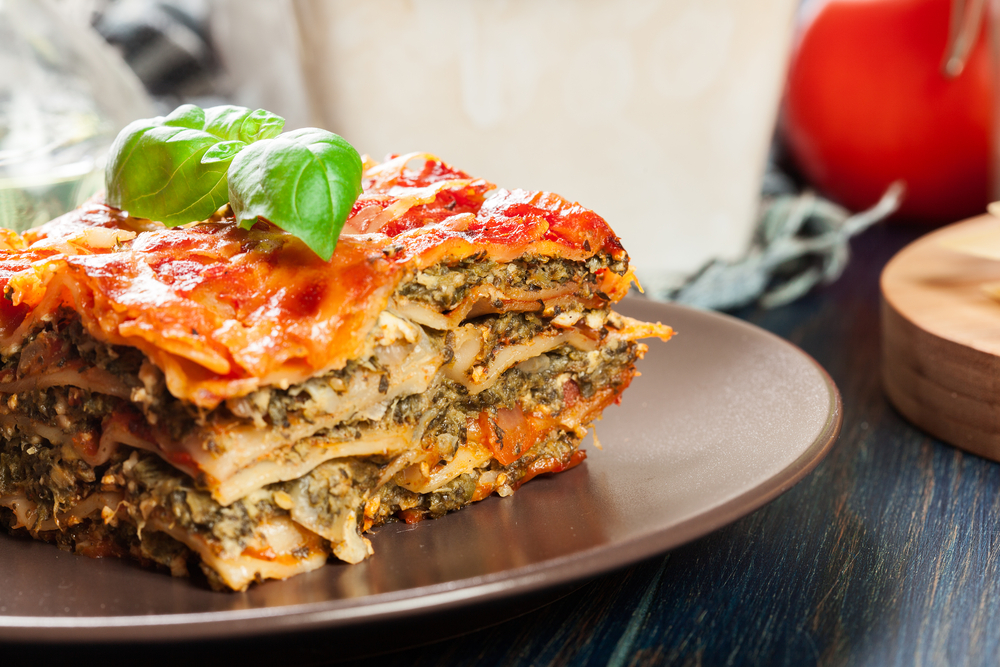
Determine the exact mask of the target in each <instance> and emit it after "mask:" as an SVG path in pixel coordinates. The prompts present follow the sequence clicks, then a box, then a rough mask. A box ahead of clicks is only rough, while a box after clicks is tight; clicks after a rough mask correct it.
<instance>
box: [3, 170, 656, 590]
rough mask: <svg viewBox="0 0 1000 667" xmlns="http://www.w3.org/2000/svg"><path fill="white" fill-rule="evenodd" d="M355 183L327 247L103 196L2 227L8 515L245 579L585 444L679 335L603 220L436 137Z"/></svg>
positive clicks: (326, 552) (505, 491) (299, 564)
mask: <svg viewBox="0 0 1000 667" xmlns="http://www.w3.org/2000/svg"><path fill="white" fill-rule="evenodd" d="M365 188H366V189H365V193H364V194H363V195H362V196H361V197H360V198H359V200H358V202H357V203H356V204H355V206H354V211H353V213H352V216H351V217H350V219H349V220H348V222H347V225H346V227H345V230H346V233H345V234H344V235H343V236H342V237H341V239H340V241H339V243H338V247H337V251H336V253H335V254H334V256H333V258H332V259H331V260H330V262H322V261H320V260H319V259H318V258H317V257H315V255H312V253H311V252H310V251H308V249H306V248H305V246H303V245H302V244H301V243H300V242H299V241H298V240H297V239H295V238H294V237H291V236H289V235H287V234H285V233H284V232H281V231H280V230H278V229H276V228H274V227H272V226H271V225H269V224H268V223H266V222H264V221H262V222H259V223H258V224H257V225H255V226H254V227H253V229H251V230H243V229H240V228H239V227H238V226H237V225H235V224H233V222H232V221H231V219H230V218H228V215H229V213H228V211H226V210H221V211H220V212H219V213H218V215H217V216H216V217H215V218H213V219H212V220H208V221H205V222H202V223H199V224H196V225H190V226H186V227H184V228H174V229H166V228H164V227H163V226H162V225H160V224H159V223H156V222H152V221H148V220H138V219H134V218H130V217H129V216H128V215H127V213H124V212H120V211H116V210H114V209H111V208H109V207H107V206H105V205H104V204H102V203H100V202H98V201H94V202H91V203H89V204H87V205H85V206H84V207H82V208H81V209H79V210H77V211H75V212H73V213H70V214H68V215H66V216H63V217H62V218H59V219H57V220H55V221H53V222H51V223H48V224H47V225H45V226H43V227H42V228H39V229H37V230H32V231H30V232H28V233H26V234H25V235H24V236H23V237H18V236H16V235H6V236H4V237H3V239H0V245H3V246H5V247H6V250H4V251H2V252H0V289H2V292H3V295H4V297H5V298H4V299H2V300H0V521H2V522H3V524H4V525H5V526H6V527H7V528H8V529H9V530H11V531H13V532H23V533H28V534H30V535H32V536H34V537H36V538H39V539H46V540H50V541H54V542H57V543H59V544H60V545H61V546H63V547H65V548H70V549H73V550H75V551H78V552H80V553H84V554H88V555H118V556H130V557H134V558H137V559H139V560H140V561H142V562H145V563H149V564H156V565H159V566H163V567H165V568H168V569H169V570H170V571H171V572H172V573H174V574H184V573H185V572H187V570H188V565H189V564H190V563H192V562H197V563H198V564H199V565H200V567H201V569H202V570H203V571H204V572H205V573H206V574H207V576H208V578H209V581H210V582H211V583H212V584H213V585H215V586H217V587H228V588H233V589H242V588H245V587H246V586H247V585H248V584H250V583H251V582H253V581H259V580H263V579H267V578H285V577H288V576H291V575H293V574H296V573H299V572H304V571H308V570H311V569H314V568H316V567H319V566H320V565H322V564H323V563H324V562H325V561H326V559H327V558H328V557H329V556H331V555H333V556H335V557H337V558H340V559H342V560H345V561H348V562H352V563H354V562H358V561H360V560H362V559H364V558H366V557H368V556H369V555H370V554H371V553H372V548H371V544H370V543H369V542H368V540H367V539H366V538H365V537H364V532H365V531H367V530H368V529H370V528H371V527H372V526H376V525H379V524H382V523H385V522H387V521H395V520H404V521H409V522H412V521H418V520H420V519H422V518H425V517H438V516H441V515H442V514H444V513H446V512H448V511H452V510H455V509H459V508H461V507H463V506H465V505H467V504H469V503H471V502H474V501H478V500H482V499H484V498H486V497H487V496H489V495H491V494H493V493H497V494H499V495H501V496H506V495H510V494H511V493H513V491H514V489H516V488H517V487H518V486H519V485H520V484H522V483H524V482H525V481H527V480H529V479H531V478H533V477H534V476H537V475H539V474H543V473H551V472H559V471H561V470H565V469H567V468H569V467H572V466H574V465H576V464H578V463H580V462H581V461H582V460H583V459H584V457H585V455H584V453H583V452H582V451H579V449H578V447H579V443H580V441H581V439H582V437H583V436H584V434H585V433H586V428H587V425H588V424H589V423H590V422H591V421H592V420H593V419H595V418H597V417H598V416H599V415H600V413H601V411H602V410H603V409H604V408H605V407H607V406H608V405H609V404H611V403H612V402H615V401H617V400H618V398H619V397H620V395H621V392H622V391H623V390H624V389H625V388H626V387H627V386H628V384H629V382H630V381H631V379H632V377H633V376H634V374H635V368H634V364H635V361H636V360H637V359H638V358H640V357H641V356H642V354H643V353H644V351H645V349H646V347H645V345H643V344H642V343H640V342H638V340H639V339H641V338H645V337H650V336H653V337H659V338H661V339H664V340H666V339H667V338H669V337H670V335H671V333H672V332H671V330H670V328H669V327H666V326H663V325H660V324H647V323H642V322H636V321H634V320H631V319H629V318H626V317H622V316H620V315H618V314H616V313H615V312H614V311H613V310H611V309H610V305H611V304H612V303H613V302H614V301H616V300H618V299H620V298H621V297H622V296H623V295H624V294H625V293H626V292H627V290H628V289H629V285H630V283H631V280H632V276H631V273H630V270H629V268H628V257H627V255H626V254H625V252H624V250H622V248H621V246H620V244H619V243H618V240H617V238H616V237H615V236H614V234H613V232H611V230H610V229H609V228H608V227H607V225H606V223H604V221H603V220H602V219H601V218H600V217H598V216H597V215H596V214H594V213H592V212H590V211H587V210H586V209H584V208H582V207H580V206H579V205H578V204H573V203H570V202H567V201H565V200H563V199H561V198H559V197H558V196H556V195H552V194H549V193H528V192H522V191H506V190H498V189H496V188H494V187H493V186H492V185H490V184H488V183H486V182H485V181H482V180H478V179H472V178H470V177H469V176H467V175H466V174H463V173H462V172H459V171H457V170H454V169H452V168H451V167H449V166H447V165H445V164H444V163H441V162H440V161H438V160H437V159H435V158H433V157H431V156H427V155H411V156H402V157H400V158H396V159H393V160H390V161H389V162H387V163H385V164H382V165H371V164H369V165H368V169H367V172H366V178H365Z"/></svg>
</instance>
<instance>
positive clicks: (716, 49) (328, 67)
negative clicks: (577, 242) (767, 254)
mask: <svg viewBox="0 0 1000 667" xmlns="http://www.w3.org/2000/svg"><path fill="white" fill-rule="evenodd" d="M253 4H254V3H250V6H253ZM797 4H798V3H797V2H796V1H795V0H757V1H756V2H746V1H745V0H636V1H634V2H631V1H630V2H598V1H597V0H546V1H544V2H540V1H538V0H480V1H478V2H464V1H462V0H430V1H428V2H419V3H417V2H407V1H405V0H377V1H376V0H371V1H369V2H363V3H359V2H353V1H351V0H337V1H336V2H332V1H328V0H296V2H294V3H293V4H292V7H293V8H294V10H295V13H294V16H295V18H296V19H297V24H298V29H299V31H300V34H301V36H302V53H303V56H302V67H303V70H304V72H305V75H306V82H307V84H308V87H307V91H308V94H309V96H310V98H311V100H312V102H313V104H312V108H313V109H314V110H315V111H316V112H317V114H318V120H319V123H320V125H321V126H322V127H327V128H329V129H331V130H333V131H334V132H338V133H340V134H342V135H343V136H344V137H346V138H347V139H348V140H349V141H351V142H352V143H353V144H354V145H355V146H356V147H357V148H358V150H360V151H362V152H366V153H368V154H370V155H371V156H372V157H374V158H376V159H381V158H382V157H383V156H384V155H385V154H386V153H389V152H393V153H406V152H409V151H424V150H426V151H430V152H432V153H435V154H436V155H438V156H440V157H441V158H442V159H444V160H446V161H448V162H450V163H452V164H454V165H455V166H457V167H459V168H461V169H465V170H467V171H468V172H469V173H471V174H474V175H476V176H481V177H483V178H486V179H488V180H491V181H493V182H494V183H497V184H499V185H501V186H503V187H509V188H515V187H521V188H526V189H544V190H552V191H554V192H558V193H559V194H561V195H563V196H565V197H567V198H569V199H572V200H576V201H579V202H580V203H581V204H583V205H584V206H586V207H588V208H592V209H593V210H595V211H597V212H598V213H599V214H601V215H602V216H604V217H605V218H606V219H607V220H608V222H609V223H610V224H611V226H612V228H614V230H615V231H616V232H617V233H618V234H619V235H620V236H621V237H622V242H623V244H624V245H625V247H626V248H627V249H628V251H629V254H630V255H631V257H632V260H633V265H634V266H635V267H636V270H637V272H638V275H639V277H640V279H641V280H642V282H643V286H644V287H646V288H647V290H648V291H651V292H652V293H654V294H660V293H662V292H663V290H664V289H666V288H668V287H670V286H672V285H675V284H676V283H677V281H679V280H680V279H682V278H683V277H684V276H686V275H688V274H690V273H692V272H694V271H696V270H697V269H699V268H700V267H701V266H702V265H704V264H705V262H706V261H708V260H710V259H713V258H721V259H735V258H736V257H738V256H740V255H742V254H743V253H744V252H745V251H746V248H747V245H748V242H749V240H750V237H751V232H752V230H753V227H754V223H755V222H756V220H757V215H758V205H759V198H760V187H761V181H762V179H763V174H764V168H765V164H766V158H767V151H768V147H769V145H770V139H771V134H772V131H773V128H774V121H775V117H776V113H777V108H778V100H779V96H780V93H781V87H782V83H783V79H784V72H785V66H786V59H787V55H788V52H789V47H790V45H791V40H792V33H793V18H794V14H795V8H796V6H797ZM239 6H240V8H241V9H242V8H243V7H244V6H245V5H244V3H240V5H239ZM272 25H273V23H267V24H264V29H265V30H270V29H271V26H272ZM241 37H242V38H243V39H244V40H245V41H247V42H248V43H255V42H253V40H250V39H247V37H246V35H245V34H244V35H241ZM239 66H240V63H235V64H234V65H233V67H239ZM252 71H253V73H254V75H256V76H258V77H260V76H261V73H260V70H252Z"/></svg>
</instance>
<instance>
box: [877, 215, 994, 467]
mask: <svg viewBox="0 0 1000 667" xmlns="http://www.w3.org/2000/svg"><path fill="white" fill-rule="evenodd" d="M990 232H993V233H995V234H996V235H997V236H1000V219H997V218H995V217H993V216H981V217H979V218H974V219H972V220H967V221H964V222H960V223H957V224H954V225H950V226H948V227H945V228H944V229H940V230H938V231H936V232H934V233H932V234H928V235H926V236H923V237H921V238H920V239H918V240H916V241H914V242H913V243H911V244H910V245H908V246H906V247H905V248H904V249H902V250H901V251H900V252H899V253H898V254H897V255H896V256H895V257H893V258H892V260H891V261H890V262H889V263H888V264H887V265H886V267H885V270H884V271H883V272H882V278H881V289H882V377H883V382H884V385H885V390H886V393H887V395H888V397H889V399H890V401H892V403H893V405H895V406H896V408H897V409H898V410H899V411H900V412H901V413H903V414H904V415H905V416H906V417H907V419H909V420H910V421H912V422H913V423H915V424H916V425H918V426H919V427H921V428H923V429H925V430H926V431H928V432H929V433H932V434H934V435H935V436H937V437H939V438H941V439H942V440H944V441H946V442H949V443H951V444H953V445H957V446H959V447H962V448H964V449H967V450H969V451H971V452H973V453H974V454H978V455H980V456H985V457H987V458H990V459H993V460H1000V302H998V301H997V300H996V299H993V298H991V297H990V296H989V295H988V294H987V292H986V290H985V289H984V285H987V284H992V283H996V282H997V281H1000V261H996V260H992V259H985V258H982V257H975V256H972V255H969V254H965V253H961V252H956V251H955V250H953V249H951V248H950V247H949V242H954V241H955V240H961V239H977V238H980V237H982V236H983V235H984V234H988V233H990Z"/></svg>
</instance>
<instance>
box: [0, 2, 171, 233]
mask: <svg viewBox="0 0 1000 667" xmlns="http://www.w3.org/2000/svg"><path fill="white" fill-rule="evenodd" d="M150 115H153V109H152V106H151V104H150V102H149V99H148V98H147V96H146V94H145V92H144V91H143V89H142V86H141V84H140V83H139V82H138V80H137V79H135V77H134V75H132V73H131V71H129V70H128V68H127V67H126V66H125V64H124V63H123V62H122V61H121V59H120V58H119V56H118V55H117V53H115V52H114V51H113V50H112V49H111V48H110V47H109V46H108V45H107V44H105V43H104V42H103V41H102V40H101V38H100V37H99V36H98V35H97V34H96V33H94V32H93V30H92V29H91V28H90V27H89V26H87V25H84V24H76V23H72V22H70V21H68V20H67V19H65V18H64V17H62V16H61V15H60V12H59V6H58V5H57V4H55V3H53V2H48V1H45V0H0V226H2V227H7V228H10V229H14V230H16V231H23V230H24V229H27V228H29V227H33V226H36V225H39V224H42V223H43V222H46V221H48V220H50V219H52V218H54V217H57V216H59V215H61V214H63V213H65V212H66V211H69V210H71V209H73V208H75V207H76V206H78V205H80V204H81V203H82V202H83V201H84V200H85V199H86V198H87V197H89V196H91V195H92V194H94V193H95V192H96V191H98V190H99V189H101V188H102V187H103V184H104V177H103V174H104V161H105V158H106V154H107V149H108V147H109V146H110V145H111V142H112V141H113V140H114V138H115V135H116V134H117V133H118V131H119V130H120V129H121V128H122V127H124V126H125V124H127V123H128V122H129V121H131V120H133V119H135V118H140V117H143V116H150Z"/></svg>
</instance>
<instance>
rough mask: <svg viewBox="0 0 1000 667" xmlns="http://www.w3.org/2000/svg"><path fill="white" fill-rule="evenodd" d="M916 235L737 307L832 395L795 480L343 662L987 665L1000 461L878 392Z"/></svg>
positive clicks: (997, 557) (876, 242)
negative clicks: (519, 612)
mask: <svg viewBox="0 0 1000 667" xmlns="http://www.w3.org/2000/svg"><path fill="white" fill-rule="evenodd" d="M920 231H921V230H912V229H905V228H899V227H887V228H876V229H873V230H870V231H869V232H866V233H865V234H864V235H862V236H861V237H860V238H858V239H856V240H855V242H854V243H853V258H852V261H851V264H850V266H849V268H848V269H847V271H846V273H845V274H844V276H843V277H842V278H841V279H840V280H839V281H837V282H836V283H834V284H832V285H829V286H827V287H824V288H822V289H820V290H818V291H816V292H815V293H813V294H811V295H810V296H808V297H806V298H805V299H803V300H801V301H799V302H797V303H795V304H792V305H790V306H787V307H784V308H780V309H776V310H772V311H760V310H756V309H748V310H746V311H743V312H739V313H737V315H739V316H741V317H745V318H746V319H748V320H749V321H751V322H753V323H754V324H757V325H759V326H761V327H763V328H765V329H768V330H770V331H772V332H774V333H776V334H778V335H780V336H782V337H784V338H786V339H788V340H790V341H792V342H793V343H795V344H796V345H798V346H800V347H801V348H802V349H804V350H805V351H806V352H808V353H809V354H811V355H812V356H813V357H814V358H815V359H816V360H817V361H819V363H820V364H822V365H823V367H824V368H826V369H827V371H828V372H829V373H830V375H831V376H832V377H833V379H834V381H835V382H836V383H837V386H838V387H839V388H840V391H841V393H842V395H843V399H844V425H843V430H842V432H841V436H840V440H839V441H838V442H837V444H836V445H835V446H834V448H833V450H832V451H831V452H830V454H829V455H828V457H827V458H826V459H825V461H823V462H822V463H821V464H820V465H819V467H818V468H817V469H816V470H815V471H814V472H813V473H812V474H810V475H809V476H808V477H806V478H805V479H804V480H803V481H802V482H800V483H799V484H798V485H797V486H796V487H794V488H793V489H791V490H790V491H789V492H788V493H786V494H785V495H783V496H781V497H780V498H778V499H777V500H775V501H774V502H773V503H771V504H770V505H767V506H766V507H764V508H763V509H761V510H759V511H757V512H756V513H754V514H752V515H750V516H748V517H746V518H744V519H742V520H740V521H737V522H736V523H734V524H732V525H730V526H728V527H726V528H724V529H722V530H719V531H717V532H715V533H713V534H711V535H709V536H708V537H705V538H703V539H700V540H698V541H696V542H694V543H692V544H688V545H686V546H684V547H681V548H679V549H676V550H674V551H671V552H670V553H667V554H665V555H663V556H660V557H657V558H653V559H651V560H649V561H646V562H643V563H640V564H638V565H635V566H633V567H629V568H626V569H624V570H621V571H618V572H613V573H611V574H607V575H605V576H602V577H600V578H597V579H595V580H593V581H590V582H588V583H586V584H585V585H583V586H582V587H581V588H580V589H578V590H576V591H575V592H573V593H570V594H569V595H567V596H566V597H564V598H562V599H560V600H558V601H556V602H553V603H552V604H549V605H548V606H545V607H543V608H541V609H538V610H536V611H533V612H530V613H528V614H526V615H524V616H521V617H519V618H516V619H513V620H508V621H506V622H503V623H501V624H499V625H495V626H493V627H490V628H487V629H484V630H479V631H476V632H473V633H471V634H468V635H465V636H462V637H458V638H454V639H450V640H447V641H444V642H438V643H435V644H432V645H428V646H423V647H419V648H412V649H408V650H405V651H400V652H395V653H390V654H387V655H383V656H380V657H378V658H369V659H366V660H362V661H356V662H355V663H351V664H357V665H366V666H367V665H371V666H375V665H379V666H397V665H398V666H404V665H405V666H406V667H419V666H425V665H426V666H431V665H435V666H436V665H460V664H476V665H483V666H485V665H614V666H616V667H617V666H619V665H647V664H679V665H742V664H754V665H806V664H823V665H842V664H851V665H860V664H865V665H897V664H898V665H912V664H926V665H946V664H947V665H958V664H997V663H998V662H1000V571H998V570H1000V465H998V464H996V463H993V462H990V461H986V460H984V459H980V458H977V457H975V456H972V455H968V454H964V453H963V452H961V451H959V450H957V449H954V448H952V447H950V446H948V445H945V444H943V443H941V442H939V441H936V440H934V439H933V438H931V437H930V436H928V435H926V434H924V433H922V432H921V431H919V430H917V429H915V428H913V427H912V426H910V425H909V424H908V423H906V422H905V421H903V420H902V418H901V417H900V416H899V415H898V414H897V413H896V411H895V410H894V409H893V408H892V407H891V406H890V405H889V404H888V403H887V401H886V399H885V397H884V396H883V394H882V390H881V387H880V381H879V356H880V353H879V298H878V276H879V272H880V271H881V268H882V266H884V264H885V263H886V262H887V261H888V259H889V258H890V257H891V256H892V255H893V254H894V253H895V252H896V250H898V249H899V248H901V247H902V246H903V245H905V244H906V243H907V242H909V241H910V240H912V239H913V238H915V237H916V236H917V235H918V233H919V232H920Z"/></svg>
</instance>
